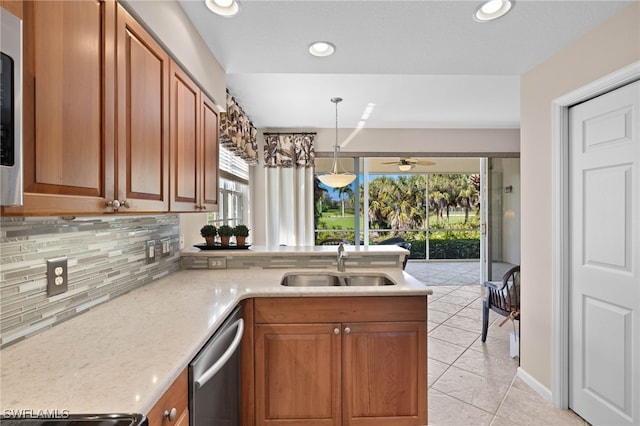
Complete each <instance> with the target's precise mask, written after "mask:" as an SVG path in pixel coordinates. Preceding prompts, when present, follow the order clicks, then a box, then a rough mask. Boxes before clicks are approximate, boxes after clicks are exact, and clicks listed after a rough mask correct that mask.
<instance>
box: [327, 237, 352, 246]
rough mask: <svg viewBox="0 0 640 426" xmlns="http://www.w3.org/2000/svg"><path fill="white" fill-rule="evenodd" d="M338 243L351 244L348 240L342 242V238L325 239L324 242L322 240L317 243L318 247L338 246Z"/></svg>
mask: <svg viewBox="0 0 640 426" xmlns="http://www.w3.org/2000/svg"><path fill="white" fill-rule="evenodd" d="M340 243H343V244H353V243H352V242H351V241H349V240H344V239H342V238H327V239H326V240H322V241H320V242H319V243H318V245H319V246H339V245H340Z"/></svg>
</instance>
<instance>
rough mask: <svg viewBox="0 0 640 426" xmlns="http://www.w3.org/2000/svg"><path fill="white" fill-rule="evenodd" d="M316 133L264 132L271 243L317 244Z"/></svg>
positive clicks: (268, 229) (267, 230)
mask: <svg viewBox="0 0 640 426" xmlns="http://www.w3.org/2000/svg"><path fill="white" fill-rule="evenodd" d="M314 139H315V133H288V134H281V133H275V134H274V133H265V134H264V165H265V169H264V171H265V189H266V196H265V214H266V240H267V241H266V242H267V245H269V246H277V245H283V244H284V245H288V246H309V245H311V246H312V245H314V241H315V238H314V233H313V231H314V229H313V215H314V209H313V190H314V183H313V166H314V160H315V151H314V147H313V140H314Z"/></svg>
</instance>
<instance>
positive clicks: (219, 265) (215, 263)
mask: <svg viewBox="0 0 640 426" xmlns="http://www.w3.org/2000/svg"><path fill="white" fill-rule="evenodd" d="M208 261H209V269H227V258H225V257H210V258H209V259H208Z"/></svg>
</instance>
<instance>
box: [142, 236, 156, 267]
mask: <svg viewBox="0 0 640 426" xmlns="http://www.w3.org/2000/svg"><path fill="white" fill-rule="evenodd" d="M145 254H146V258H147V263H153V262H155V261H156V241H155V240H149V241H147V242H146V243H145Z"/></svg>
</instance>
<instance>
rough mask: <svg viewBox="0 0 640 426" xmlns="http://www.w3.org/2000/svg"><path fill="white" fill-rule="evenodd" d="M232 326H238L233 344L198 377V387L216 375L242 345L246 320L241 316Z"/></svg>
mask: <svg viewBox="0 0 640 426" xmlns="http://www.w3.org/2000/svg"><path fill="white" fill-rule="evenodd" d="M232 327H237V328H238V330H237V331H236V335H235V337H234V338H233V341H232V342H231V345H229V347H228V348H227V350H226V351H225V352H224V354H222V356H221V357H220V359H218V360H217V361H216V362H215V363H214V364H213V365H212V366H211V367H210V368H209V369H208V370H207V371H205V372H204V373H203V374H202V376H200V377H198V378H197V379H196V381H195V384H196V389H200V388H201V387H202V386H204V385H205V384H206V383H207V382H208V381H209V380H211V378H212V377H213V376H215V375H216V373H217V372H218V371H220V369H221V368H222V367H224V365H225V364H226V363H227V361H229V358H231V356H232V355H233V353H234V352H235V351H236V349H238V346H239V345H240V341H241V340H242V335H243V333H244V321H243V320H242V318H240V319H239V320H238V321H236V322H235V323H233V325H232Z"/></svg>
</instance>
